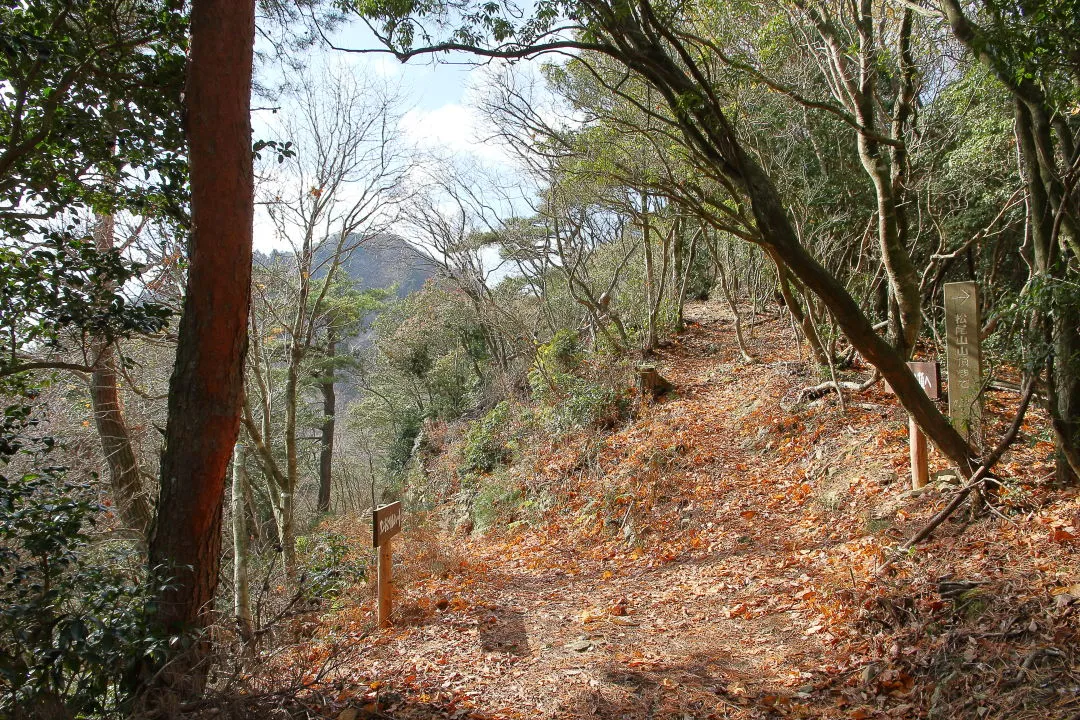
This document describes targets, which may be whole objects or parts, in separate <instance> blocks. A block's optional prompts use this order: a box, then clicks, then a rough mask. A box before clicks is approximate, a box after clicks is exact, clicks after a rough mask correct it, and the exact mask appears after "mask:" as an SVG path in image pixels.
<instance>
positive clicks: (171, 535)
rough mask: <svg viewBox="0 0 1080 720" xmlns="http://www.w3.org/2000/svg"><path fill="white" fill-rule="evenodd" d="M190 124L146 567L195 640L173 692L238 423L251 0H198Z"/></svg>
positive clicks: (194, 662) (205, 605)
mask: <svg viewBox="0 0 1080 720" xmlns="http://www.w3.org/2000/svg"><path fill="white" fill-rule="evenodd" d="M191 7H192V10H191V54H190V60H189V64H188V75H187V84H186V87H185V93H186V111H187V112H186V131H187V139H188V149H189V162H190V165H191V195H192V196H191V216H192V232H191V238H190V246H189V258H190V259H189V265H188V278H187V289H186V296H185V298H184V312H183V316H182V318H181V320H180V334H179V344H178V347H177V352H176V365H175V367H174V369H173V375H172V379H171V381H170V385H169V415H168V426H167V428H166V433H165V451H164V453H163V454H162V458H161V495H160V500H159V502H158V519H157V527H156V530H155V533H154V536H153V538H152V540H151V542H150V567H151V568H153V569H154V570H155V572H157V573H158V575H159V577H161V576H163V577H167V578H169V579H170V581H169V582H168V584H167V585H166V586H165V589H163V590H162V591H161V592H160V593H159V595H158V598H157V603H156V604H155V608H154V612H155V617H156V620H157V622H158V624H159V625H160V626H161V628H162V629H163V630H165V631H166V632H169V633H176V634H180V633H191V634H192V635H191V636H192V637H194V638H196V640H195V641H194V642H193V643H185V644H182V646H181V647H183V648H184V649H183V650H180V651H178V653H177V657H174V658H171V659H170V665H169V671H168V672H167V673H164V674H162V676H161V679H162V682H164V684H165V685H167V686H169V687H170V688H172V689H173V690H174V691H175V692H176V693H178V694H180V695H181V696H183V695H191V694H193V693H198V692H199V691H201V689H202V685H203V679H204V678H205V670H206V668H205V667H202V666H201V665H200V661H201V660H202V659H204V658H205V654H206V650H207V647H208V643H207V640H206V639H205V637H203V636H200V634H199V631H201V630H203V629H205V628H206V627H207V625H208V624H209V622H210V619H211V611H212V603H213V599H214V592H215V590H216V588H217V582H218V572H219V569H220V567H219V566H220V562H221V542H222V539H221V514H222V502H223V492H224V487H225V476H226V470H227V467H228V463H229V457H230V456H231V454H232V451H233V446H234V444H235V443H236V436H237V432H238V429H239V424H240V411H241V401H242V393H243V370H244V353H245V350H246V348H247V318H248V308H249V305H250V300H251V237H252V215H253V193H254V189H253V188H254V186H253V175H252V157H251V121H250V95H251V72H252V52H253V46H254V38H255V4H254V0H193V2H192V4H191Z"/></svg>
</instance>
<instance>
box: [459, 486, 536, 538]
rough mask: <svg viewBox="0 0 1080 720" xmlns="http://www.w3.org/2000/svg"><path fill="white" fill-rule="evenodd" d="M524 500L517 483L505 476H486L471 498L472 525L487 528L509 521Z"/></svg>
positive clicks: (478, 528)
mask: <svg viewBox="0 0 1080 720" xmlns="http://www.w3.org/2000/svg"><path fill="white" fill-rule="evenodd" d="M524 502H525V498H524V495H523V493H522V491H521V488H520V487H518V486H517V484H515V483H513V482H511V481H510V480H509V479H507V478H505V477H490V478H487V479H485V482H484V483H483V484H482V485H481V486H480V488H479V490H478V491H477V493H476V497H475V498H473V502H472V518H473V526H474V528H475V529H476V530H487V529H488V528H491V527H493V526H495V525H498V524H501V523H503V522H506V521H511V520H513V518H514V516H515V515H516V514H517V513H518V512H519V511H520V509H521V508H522V506H523V504H524Z"/></svg>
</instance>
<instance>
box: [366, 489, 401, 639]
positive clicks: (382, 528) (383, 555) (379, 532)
mask: <svg viewBox="0 0 1080 720" xmlns="http://www.w3.org/2000/svg"><path fill="white" fill-rule="evenodd" d="M399 532H401V503H400V502H395V503H390V504H389V505H383V506H382V507H380V508H375V509H374V510H372V511H371V544H372V545H374V546H375V547H377V548H378V549H379V569H378V577H377V579H376V583H375V588H376V591H377V593H378V617H379V627H382V628H384V627H389V626H390V616H391V614H392V613H393V612H394V556H393V554H392V553H391V551H390V538H392V537H393V536H395V535H397V534H398V533H399Z"/></svg>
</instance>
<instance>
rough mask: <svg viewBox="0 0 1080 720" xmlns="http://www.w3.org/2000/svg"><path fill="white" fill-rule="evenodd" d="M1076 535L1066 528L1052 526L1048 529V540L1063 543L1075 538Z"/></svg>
mask: <svg viewBox="0 0 1080 720" xmlns="http://www.w3.org/2000/svg"><path fill="white" fill-rule="evenodd" d="M1075 539H1076V536H1075V535H1073V534H1072V533H1071V532H1069V531H1068V530H1062V529H1061V528H1054V529H1053V530H1051V531H1050V542H1056V543H1065V542H1069V541H1070V540H1075Z"/></svg>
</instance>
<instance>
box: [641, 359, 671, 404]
mask: <svg viewBox="0 0 1080 720" xmlns="http://www.w3.org/2000/svg"><path fill="white" fill-rule="evenodd" d="M637 382H638V392H640V393H641V396H642V397H645V396H648V397H651V398H652V399H653V400H655V399H657V398H658V397H660V396H661V395H664V394H665V393H667V392H670V391H671V390H673V389H674V388H675V386H674V385H672V384H671V383H670V382H668V381H667V380H665V379H664V378H663V376H661V375H660V373H659V372H657V370H656V366H655V365H638V368H637Z"/></svg>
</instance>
